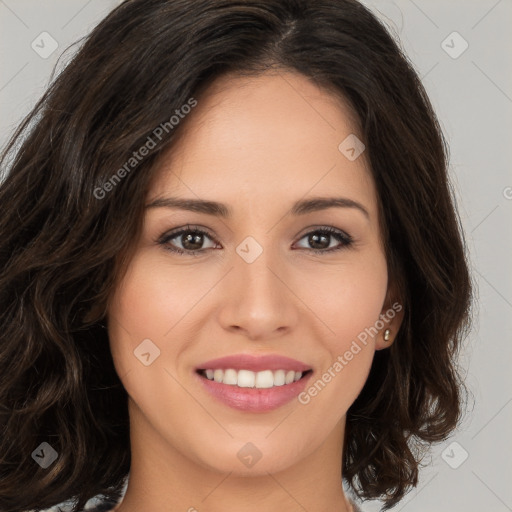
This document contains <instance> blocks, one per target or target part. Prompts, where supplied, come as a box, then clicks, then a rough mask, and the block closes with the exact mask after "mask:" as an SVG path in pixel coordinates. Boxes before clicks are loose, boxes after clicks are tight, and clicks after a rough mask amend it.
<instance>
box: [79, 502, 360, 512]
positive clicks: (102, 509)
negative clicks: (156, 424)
mask: <svg viewBox="0 0 512 512" xmlns="http://www.w3.org/2000/svg"><path fill="white" fill-rule="evenodd" d="M349 501H350V504H351V505H352V507H353V509H354V511H353V512H363V511H362V510H361V509H360V508H359V507H358V506H357V505H356V504H355V503H354V502H353V501H352V500H349ZM116 505H117V502H114V501H103V502H102V503H99V504H98V505H95V506H94V507H93V508H89V509H86V511H84V512H110V511H111V510H112V509H113V508H114V507H115V506H116Z"/></svg>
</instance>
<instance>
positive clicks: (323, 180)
mask: <svg viewBox="0 0 512 512" xmlns="http://www.w3.org/2000/svg"><path fill="white" fill-rule="evenodd" d="M197 100H198V104H197V106H196V107H195V108H194V110H193V111H192V112H191V113H190V114H189V116H188V118H186V119H185V120H184V122H182V126H180V129H181V130H182V132H181V133H180V137H179V139H178V141H177V143H175V145H174V146H173V148H172V150H171V151H169V153H168V154H167V155H166V157H165V158H164V159H163V160H162V162H161V166H160V169H159V170H158V172H157V174H156V177H155V180H154V182H153V184H152V187H151V190H150V194H149V196H150V198H155V197H159V196H163V195H165V194H169V193H170V192H172V193H173V195H183V196H186V197H191V196H198V197H201V198H206V199H209V198H212V199H213V198H214V199H215V200H219V201H224V200H225V201H226V202H230V203H232V202H233V199H234V198H233V191H234V190H236V196H237V198H238V199H239V200H241V199H240V198H244V201H248V200H249V199H253V200H254V201H259V202H260V204H267V205H269V204H273V203H276V202H277V203H282V202H287V200H286V196H287V195H290V196H293V198H294V199H296V198H298V197H302V196H304V195H307V194H310V195H326V194H327V193H331V195H332V193H333V192H339V193H340V194H344V195H347V194H349V195H350V194H352V195H355V196H357V198H358V200H361V201H366V203H367V205H368V208H369V209H370V210H371V209H372V208H373V206H375V205H373V206H372V203H374V202H375V190H374V186H373V181H372V179H371V175H370V172H369V169H368V167H367V163H366V158H365V154H364V153H363V154H362V155H361V156H360V157H359V158H357V159H356V160H354V161H350V160H348V159H347V158H346V156H345V155H344V154H343V153H341V152H340V150H339V149H338V146H339V145H340V143H341V142H342V141H343V140H344V139H346V138H347V137H348V136H350V135H351V134H354V135H356V136H358V137H359V138H362V137H361V134H360V131H359V126H358V124H359V123H358V119H357V116H356V115H355V114H354V113H353V111H352V110H351V108H350V107H349V105H348V104H347V103H346V102H344V101H343V99H342V98H341V97H340V96H338V95H335V94H333V93H329V92H327V91H326V90H324V89H322V88H319V87H318V86H317V85H315V84H314V83H313V82H311V81H310V80H309V79H308V78H306V77H304V76H302V75H300V74H296V73H291V72H284V71H283V72H278V73H276V72H274V73H266V74H263V75H259V76H255V77H243V76H233V75H225V76H223V77H221V78H219V79H217V80H216V81H215V82H213V83H212V85H211V86H210V87H209V88H208V89H207V90H206V91H205V92H204V93H203V94H202V95H201V96H200V97H198V98H197ZM264 201H265V202H266V203H264Z"/></svg>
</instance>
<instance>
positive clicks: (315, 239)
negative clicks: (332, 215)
mask: <svg viewBox="0 0 512 512" xmlns="http://www.w3.org/2000/svg"><path fill="white" fill-rule="evenodd" d="M328 238H329V235H324V234H321V235H310V237H309V243H310V245H311V247H312V248H313V249H325V248H326V247H329V241H328ZM320 239H323V242H324V243H322V242H319V240H320ZM325 242H327V243H325Z"/></svg>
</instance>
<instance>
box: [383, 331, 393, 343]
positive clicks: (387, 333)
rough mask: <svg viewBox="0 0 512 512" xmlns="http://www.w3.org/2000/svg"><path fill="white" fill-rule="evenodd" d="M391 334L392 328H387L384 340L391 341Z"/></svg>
mask: <svg viewBox="0 0 512 512" xmlns="http://www.w3.org/2000/svg"><path fill="white" fill-rule="evenodd" d="M390 334H391V330H390V329H386V330H385V331H384V341H389V335H390Z"/></svg>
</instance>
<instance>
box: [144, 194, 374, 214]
mask: <svg viewBox="0 0 512 512" xmlns="http://www.w3.org/2000/svg"><path fill="white" fill-rule="evenodd" d="M146 208H179V209H182V210H188V211H192V212H198V213H206V214H208V215H214V216H216V217H222V218H226V219H227V218H230V217H231V216H232V211H231V208H229V207H228V206H227V205H225V204H223V203H218V202H217V201H208V200H205V199H185V198H179V197H164V198H160V199H155V200H154V201H152V202H151V203H150V204H148V205H146ZM328 208H354V209H356V210H359V211H360V212H362V213H363V214H364V216H365V217H366V218H367V219H369V218H370V214H369V213H368V210H367V209H366V208H365V207H364V206H363V205H362V204H361V203H358V202H357V201H354V200H353V199H348V198H346V197H313V198H310V199H301V200H299V201H297V202H295V203H294V204H293V206H292V208H291V209H290V211H289V213H290V214H291V215H295V216H297V215H305V214H307V213H311V212H316V211H321V210H326V209H328Z"/></svg>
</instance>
